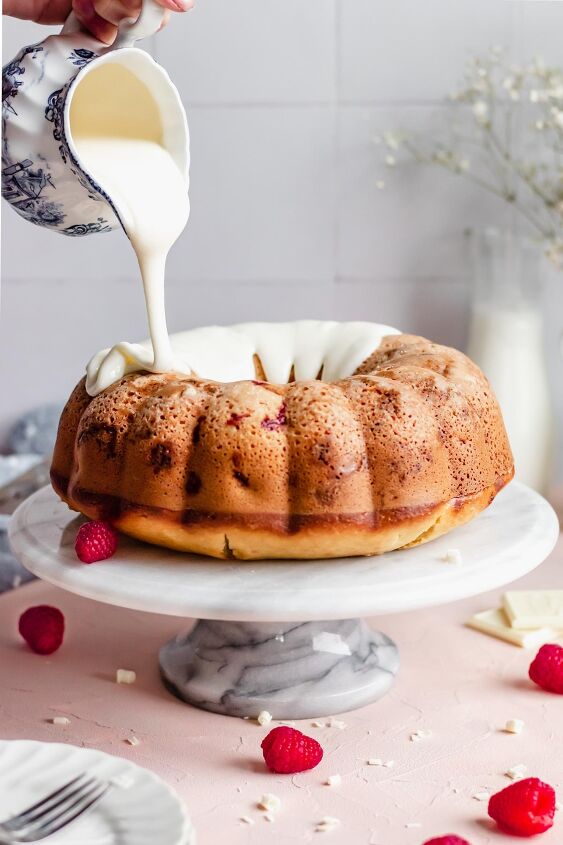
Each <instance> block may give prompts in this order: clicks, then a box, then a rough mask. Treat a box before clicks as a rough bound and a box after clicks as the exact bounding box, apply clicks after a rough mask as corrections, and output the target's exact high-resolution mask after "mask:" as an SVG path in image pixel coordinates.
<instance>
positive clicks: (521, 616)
mask: <svg viewBox="0 0 563 845" xmlns="http://www.w3.org/2000/svg"><path fill="white" fill-rule="evenodd" d="M503 605H504V609H505V611H506V615H507V616H508V619H509V621H510V625H511V626H512V628H516V629H517V630H522V629H523V628H524V629H526V628H556V629H560V630H561V629H563V590H509V591H508V592H507V593H505V594H504V600H503Z"/></svg>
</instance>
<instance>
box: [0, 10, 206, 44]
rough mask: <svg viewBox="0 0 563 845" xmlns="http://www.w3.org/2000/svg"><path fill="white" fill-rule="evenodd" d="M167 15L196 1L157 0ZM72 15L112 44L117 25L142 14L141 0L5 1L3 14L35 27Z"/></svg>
mask: <svg viewBox="0 0 563 845" xmlns="http://www.w3.org/2000/svg"><path fill="white" fill-rule="evenodd" d="M156 2H157V3H158V4H159V5H160V6H162V7H163V8H164V9H165V10H166V12H165V17H164V20H163V26H164V24H165V23H166V22H167V21H168V17H169V13H170V11H172V12H186V11H187V10H188V9H191V8H192V6H193V5H194V2H195V0H156ZM71 11H73V12H74V14H75V15H76V17H77V18H78V20H79V21H80V23H81V24H82V26H83V27H84V28H85V29H87V30H88V31H89V32H91V33H92V35H93V36H94V37H95V38H97V39H98V40H100V41H104V42H105V43H106V44H111V43H112V41H113V40H114V38H115V36H116V34H117V25H118V24H119V23H120V21H122V20H123V19H124V18H136V17H138V16H139V12H140V11H141V0H4V4H3V12H4V14H6V15H11V16H12V17H14V18H21V19H22V20H29V21H35V22H36V23H44V24H54V23H64V21H65V20H66V19H67V17H68V15H69V14H70V12H71Z"/></svg>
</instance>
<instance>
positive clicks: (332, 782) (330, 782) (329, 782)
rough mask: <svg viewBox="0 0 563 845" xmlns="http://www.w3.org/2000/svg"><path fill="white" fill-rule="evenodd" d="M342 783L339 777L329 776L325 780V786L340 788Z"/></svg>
mask: <svg viewBox="0 0 563 845" xmlns="http://www.w3.org/2000/svg"><path fill="white" fill-rule="evenodd" d="M341 783H342V776H341V775H330V776H329V777H327V779H326V780H325V786H340V785H341Z"/></svg>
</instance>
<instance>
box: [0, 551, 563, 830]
mask: <svg viewBox="0 0 563 845" xmlns="http://www.w3.org/2000/svg"><path fill="white" fill-rule="evenodd" d="M518 587H551V588H555V587H559V588H561V587H563V540H560V541H559V543H558V546H557V547H556V549H555V551H554V552H553V554H552V555H551V557H550V559H549V560H548V561H547V562H546V563H545V564H544V565H543V566H541V567H540V568H539V569H538V570H536V571H535V572H534V573H532V574H531V575H530V576H528V577H527V578H525V579H522V580H521V581H520V582H519V583H518ZM501 592H502V591H495V592H493V593H490V594H488V595H483V596H478V597H475V598H473V599H469V600H465V601H461V602H456V603H454V604H451V605H449V606H446V607H441V608H437V609H430V610H422V611H418V612H411V613H407V614H401V615H396V616H390V617H386V618H385V619H383V620H382V624H381V627H382V629H383V630H384V631H385V632H387V633H388V634H390V635H391V636H392V637H393V638H394V639H395V641H396V642H397V643H398V645H399V648H400V651H401V659H402V667H401V670H400V673H399V676H398V678H397V681H396V683H395V686H394V687H393V689H392V691H391V692H390V693H389V694H388V695H387V696H386V697H385V698H384V699H382V700H381V701H380V702H377V703H376V704H374V705H372V706H370V707H366V708H364V709H362V710H357V711H355V712H353V713H349V714H345V715H343V716H340V717H338V718H340V719H342V720H343V721H344V722H345V723H346V727H344V728H343V729H340V728H338V727H323V728H314V727H312V726H311V723H310V721H303V722H300V723H298V724H297V726H298V727H299V728H301V729H302V730H304V731H306V732H308V733H310V734H312V735H313V736H315V737H316V738H317V739H318V740H319V741H320V742H321V743H322V745H323V748H324V750H325V757H324V760H323V762H322V763H321V765H320V766H319V767H318V768H317V769H315V770H314V771H311V772H307V773H304V774H300V775H296V776H294V777H289V776H285V777H283V776H278V775H273V774H270V773H268V772H267V771H266V770H265V768H264V765H263V762H262V757H261V752H260V742H261V740H262V737H263V736H264V735H265V734H266V732H267V730H268V728H266V727H260V726H259V725H258V724H257V723H255V722H253V721H244V720H241V719H234V718H229V717H224V716H217V715H215V714H211V713H206V712H204V711H201V710H196V709H194V708H192V707H189V706H187V705H184V704H182V703H181V702H179V701H177V700H176V699H174V698H173V697H172V696H171V695H170V694H169V693H167V692H166V691H165V690H164V688H163V687H162V686H161V683H160V680H159V676H158V670H157V651H158V648H159V646H160V645H161V644H162V643H163V642H164V641H165V640H166V639H167V638H169V637H170V636H172V635H174V634H176V633H177V632H178V631H179V630H181V629H182V627H185V623H184V622H183V621H181V620H178V619H174V618H170V617H162V616H156V615H150V614H145V613H139V612H134V611H128V610H121V609H119V608H116V607H110V606H105V605H102V604H99V603H97V602H93V601H89V600H86V599H81V598H78V597H76V596H73V595H71V594H69V593H65V592H63V591H61V590H58V589H55V588H53V587H50V586H48V585H46V584H42V583H34V584H31V585H29V586H26V587H23V588H21V589H19V590H17V591H15V592H13V593H11V594H7V595H5V596H3V597H2V598H1V599H0V690H1V692H0V737H1V738H3V739H16V738H17V739H20V738H27V739H40V740H46V741H56V742H61V741H62V742H69V743H74V744H76V745H82V746H86V747H89V748H99V749H101V750H103V751H107V752H109V753H112V754H116V755H119V756H122V757H127V758H129V759H131V760H134V761H135V762H137V763H139V764H140V765H142V766H146V767H147V768H149V769H152V770H153V771H154V772H156V773H158V774H159V775H160V776H161V777H163V778H164V779H165V780H166V781H167V782H168V783H170V784H171V785H172V786H173V787H175V789H176V790H177V791H178V792H179V794H180V795H181V796H182V797H183V798H184V800H185V801H186V804H187V806H188V808H189V811H190V813H191V815H192V818H193V820H194V822H195V825H196V829H197V831H198V841H199V843H200V845H222V843H229V845H242V843H260V845H262V843H264V845H265V844H266V843H268V842H272V843H277V844H279V845H284V844H285V843H287V844H288V845H289V843H298V842H309V841H315V840H316V839H317V838H318V837H321V841H323V840H322V837H326V838H327V841H329V842H332V843H333V844H334V845H360V843H366V845H368V843H369V845H421V843H423V842H424V841H425V840H426V839H428V838H430V837H431V836H436V835H438V834H443V833H447V832H455V833H457V834H458V835H460V836H464V837H466V838H467V839H468V840H469V842H470V843H471V845H486V844H487V845H488V843H491V845H495V843H498V845H503V843H509V842H512V843H515V842H518V841H522V840H518V839H515V838H513V837H510V836H506V835H503V834H501V833H499V832H498V831H497V830H496V828H495V827H494V825H493V824H492V823H490V822H489V820H488V818H487V805H486V803H481V802H478V801H476V800H475V799H474V798H473V795H474V794H475V793H478V792H482V791H485V790H488V791H491V792H494V791H496V790H498V789H501V788H502V787H504V786H507V785H509V783H510V781H509V780H508V779H507V777H506V776H505V775H504V772H505V771H506V769H507V768H509V767H511V766H514V765H516V764H520V763H523V764H525V765H526V766H527V767H528V772H527V774H528V775H534V776H538V777H540V778H542V779H544V780H546V781H548V782H549V783H551V784H552V785H553V786H554V787H555V788H556V789H559V793H560V795H561V799H562V800H563V718H562V717H563V699H562V698H561V697H559V696H556V695H551V694H548V693H545V692H542V691H541V690H539V689H537V688H536V687H535V686H534V685H533V684H532V683H531V682H530V681H529V680H528V678H527V669H528V664H529V662H530V660H531V658H532V656H533V653H530V652H529V651H524V650H521V649H519V648H516V647H514V646H511V645H508V644H505V643H502V642H499V641H497V640H494V639H492V638H489V637H487V636H485V635H482V634H479V633H477V632H475V631H471V630H468V629H466V628H464V627H463V622H464V621H465V620H466V619H467V618H468V617H469V616H470V615H471V614H472V613H474V612H476V611H478V610H483V609H486V608H489V607H493V606H495V605H498V603H499V599H500V595H501ZM40 603H48V604H54V605H56V606H58V607H60V608H61V609H62V610H63V612H64V613H65V616H66V619H67V636H66V640H65V643H64V645H63V647H62V648H61V649H60V651H59V652H58V653H57V654H55V655H53V656H51V657H47V658H45V657H39V656H37V655H35V654H32V653H31V652H30V651H28V650H27V648H26V647H25V646H24V645H23V644H22V643H21V642H20V640H19V637H18V634H17V620H18V617H19V614H20V613H21V612H22V611H23V610H24V609H25V608H27V607H29V606H30V605H34V604H40ZM120 667H121V668H127V669H134V670H135V671H136V672H137V682H136V684H134V685H133V686H123V685H119V686H118V685H117V684H116V683H115V681H114V679H115V671H116V669H117V668H120ZM56 715H66V716H68V717H69V719H70V720H71V722H70V724H69V725H68V726H66V727H60V726H55V725H52V724H51V723H50V722H49V720H50V719H52V718H53V717H54V716H56ZM511 718H519V719H523V720H524V722H525V723H526V725H525V729H524V732H523V733H522V734H521V735H510V734H507V733H505V732H503V730H502V728H503V726H504V725H505V723H506V721H507V719H511ZM321 721H324V720H321ZM419 728H422V729H425V730H429V731H431V732H432V736H431V737H429V738H427V739H424V740H422V741H420V742H417V743H413V742H411V741H410V739H409V736H410V734H411V733H412V732H413V731H415V730H417V729H419ZM132 733H134V734H135V736H137V737H138V738H139V739H140V741H141V744H140V745H138V746H136V747H132V746H130V745H129V744H127V743H126V741H125V740H126V738H127V737H128V736H130V735H131V734H132ZM370 757H379V758H382V759H383V760H394V761H395V764H394V766H393V767H392V768H383V767H369V766H367V765H366V760H367V759H368V758H370ZM333 774H340V775H341V776H342V784H341V785H340V786H338V787H331V786H326V785H324V781H325V779H326V778H327V777H328V776H329V775H333ZM265 792H273V793H275V794H276V795H278V796H279V798H280V799H281V801H282V807H281V810H280V811H279V812H278V813H277V814H276V818H275V821H273V822H268V821H266V820H265V819H264V818H263V815H264V814H263V813H262V812H260V811H259V810H258V809H257V806H256V802H257V801H258V800H259V798H260V796H261V795H262V794H263V793H265ZM327 815H330V816H336V817H338V818H339V819H340V820H341V826H340V828H339V829H338V830H335V831H333V832H331V833H316V832H315V824H316V823H317V822H318V821H319V820H320V819H321V818H322V817H323V816H327ZM241 816H249V817H251V818H252V819H253V820H254V821H255V824H253V825H251V826H249V825H246V824H243V823H241V821H240V817H241ZM413 823H414V824H417V825H419V827H412V826H410V825H412V824H413ZM534 841H541V843H542V845H556V843H557V845H561V843H562V842H563V816H562V817H561V818H559V819H558V820H556V823H555V826H554V828H553V829H552V830H551V831H550V832H548V833H546V834H545V835H543V836H542V837H539V838H538V840H534ZM155 845H158V843H155Z"/></svg>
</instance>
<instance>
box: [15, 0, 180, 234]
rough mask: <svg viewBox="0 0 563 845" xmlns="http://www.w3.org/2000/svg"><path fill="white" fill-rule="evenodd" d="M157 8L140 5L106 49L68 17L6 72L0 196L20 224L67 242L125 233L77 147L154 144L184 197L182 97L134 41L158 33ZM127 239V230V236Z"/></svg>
mask: <svg viewBox="0 0 563 845" xmlns="http://www.w3.org/2000/svg"><path fill="white" fill-rule="evenodd" d="M163 14H164V10H163V9H162V8H161V7H160V6H158V5H157V4H156V3H154V0H144V5H143V8H142V11H141V14H140V16H139V19H138V20H137V21H134V22H133V21H125V22H123V23H122V24H121V26H120V27H119V32H118V35H117V39H116V41H115V43H114V44H113V45H111V46H110V47H108V46H107V45H106V44H102V43H100V42H99V41H97V40H96V39H95V38H93V37H92V36H91V35H89V34H87V33H85V32H84V31H82V30H81V29H80V26H79V24H78V23H77V21H76V19H75V18H74V15H72V14H71V15H70V17H69V18H68V20H67V22H66V23H65V25H64V27H63V29H62V31H61V33H60V34H59V35H51V36H49V37H48V38H46V39H45V40H44V41H42V42H40V43H39V44H35V45H33V46H29V47H24V48H23V49H22V50H21V51H20V52H19V53H18V55H17V56H16V57H15V58H14V59H13V60H12V61H11V62H9V63H8V64H7V65H6V66H5V67H4V69H3V76H2V116H3V120H2V123H3V143H2V194H3V196H4V197H5V199H6V200H7V201H8V202H9V203H10V205H11V206H12V207H13V208H14V210H15V211H17V213H18V214H20V215H21V216H22V217H23V218H24V219H26V220H29V221H30V222H31V223H35V224H36V225H38V226H42V227H44V228H46V229H51V230H52V231H54V232H60V233H61V234H64V235H71V236H77V235H88V234H91V233H94V232H105V231H109V230H111V229H115V228H116V227H118V226H119V224H121V225H123V226H124V228H125V229H126V231H128V230H127V221H126V220H124V219H123V217H124V215H125V216H126V215H127V211H126V209H123V208H120V207H119V203H117V202H116V201H115V198H114V197H113V196H112V192H111V186H110V185H108V184H104V182H103V181H102V180H100V179H99V178H96V176H95V174H94V173H93V172H92V167H91V166H89V164H90V165H91V162H88V161H87V160H86V159H87V156H85V153H84V150H81V144H80V139H81V138H82V139H84V138H85V137H89V138H94V137H99V138H101V137H106V138H107V137H113V138H116V139H120V140H123V141H125V140H126V139H134V138H136V139H140V140H146V141H147V142H152V143H156V144H158V145H159V146H160V147H162V148H163V149H164V150H165V151H166V152H167V153H168V154H169V157H171V158H172V160H173V161H174V163H175V165H176V167H177V169H178V170H179V171H180V174H181V176H182V179H183V182H184V186H183V187H184V190H185V193H186V195H187V188H188V167H189V144H188V127H187V123H186V116H185V112H184V109H183V106H182V103H181V100H180V97H179V94H178V92H177V90H176V88H175V87H174V85H173V84H172V82H171V81H170V78H169V76H168V74H167V73H166V71H165V70H163V69H162V68H161V67H160V66H159V65H158V64H157V63H156V62H155V61H154V60H153V59H152V58H151V57H150V56H149V55H148V54H147V53H145V52H144V51H142V50H139V49H137V48H136V47H134V46H133V45H134V44H135V42H136V41H137V40H138V39H140V38H143V37H145V36H147V35H152V34H153V33H154V32H156V31H157V29H158V28H159V26H160V24H161V23H162V17H163ZM128 234H129V232H128Z"/></svg>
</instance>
